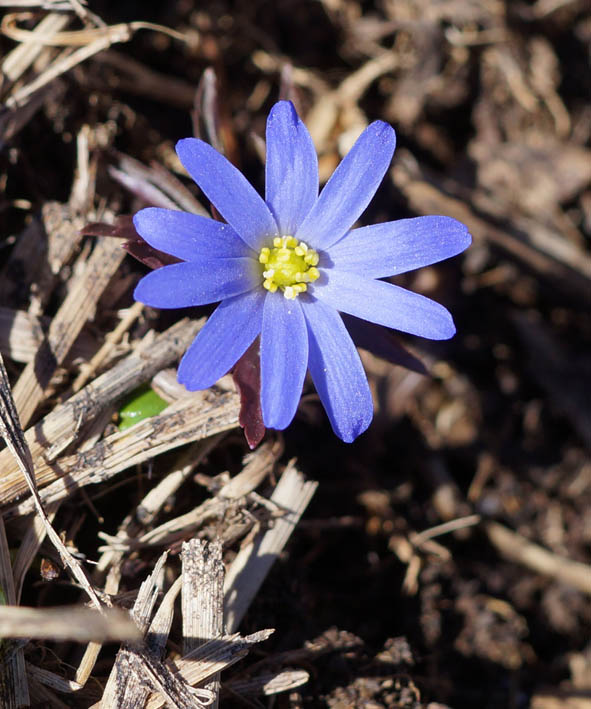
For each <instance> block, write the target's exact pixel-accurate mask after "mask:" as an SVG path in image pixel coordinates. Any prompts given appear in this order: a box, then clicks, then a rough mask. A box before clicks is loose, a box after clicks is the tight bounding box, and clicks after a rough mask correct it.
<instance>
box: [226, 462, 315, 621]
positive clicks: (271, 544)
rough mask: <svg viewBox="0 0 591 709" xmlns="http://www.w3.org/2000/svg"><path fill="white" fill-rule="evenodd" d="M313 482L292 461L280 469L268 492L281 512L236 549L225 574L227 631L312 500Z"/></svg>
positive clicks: (245, 607) (246, 603) (237, 617)
mask: <svg viewBox="0 0 591 709" xmlns="http://www.w3.org/2000/svg"><path fill="white" fill-rule="evenodd" d="M317 485H318V483H315V482H305V481H304V478H303V476H302V474H301V473H300V472H298V470H296V468H295V467H294V465H293V462H291V463H290V464H289V465H288V466H287V468H286V469H285V471H284V472H283V475H282V476H281V479H280V480H279V483H278V484H277V487H276V488H275V490H274V492H273V494H272V495H271V501H272V502H273V503H275V505H277V507H278V508H279V509H280V510H283V511H284V515H283V516H282V517H279V518H278V519H276V520H275V523H274V525H273V527H272V528H271V529H268V530H267V531H266V532H265V533H264V534H262V535H259V537H257V538H256V539H255V540H253V541H252V542H251V543H250V544H248V545H247V546H245V547H243V548H242V549H241V550H240V551H239V552H238V555H237V556H236V558H235V559H234V561H233V562H232V565H231V566H230V568H229V570H228V573H227V575H226V582H225V587H224V595H225V598H224V611H225V613H224V615H225V620H226V627H227V629H228V630H229V631H230V632H232V631H234V630H236V628H237V627H238V626H239V625H240V622H241V620H242V618H243V617H244V614H245V613H246V611H247V610H248V607H249V606H250V604H251V602H252V600H253V599H254V597H255V596H256V594H257V591H258V590H259V588H260V587H261V584H262V583H263V581H264V580H265V577H266V576H267V574H268V573H269V570H270V569H271V566H272V565H273V563H274V562H275V560H276V559H277V557H278V555H279V554H280V553H281V551H282V550H283V547H284V546H285V545H286V543H287V541H288V539H289V537H290V536H291V533H292V532H293V530H294V529H295V527H296V525H297V523H298V521H299V519H300V517H301V516H302V514H303V513H304V510H305V509H306V507H307V506H308V503H309V502H310V500H311V499H312V497H313V495H314V493H315V491H316V487H317Z"/></svg>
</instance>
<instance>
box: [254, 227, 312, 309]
mask: <svg viewBox="0 0 591 709" xmlns="http://www.w3.org/2000/svg"><path fill="white" fill-rule="evenodd" d="M318 260H319V256H318V253H317V252H316V251H314V249H311V248H309V247H308V245H307V244H305V243H304V242H303V241H298V240H297V239H296V238H295V237H294V236H276V237H275V238H274V239H273V248H269V247H267V246H265V247H263V248H262V249H261V251H260V253H259V263H261V264H263V265H264V266H266V268H265V269H264V270H262V276H263V288H266V289H267V290H268V291H270V292H271V293H275V292H276V291H277V289H278V288H280V289H281V290H282V291H283V295H284V296H285V297H286V298H288V299H289V300H293V299H294V298H296V297H297V296H298V295H299V294H300V293H305V292H306V290H307V289H308V286H307V284H308V283H312V282H313V281H315V280H317V279H318V278H319V277H320V271H319V270H318V269H317V268H315V266H316V265H317V264H318Z"/></svg>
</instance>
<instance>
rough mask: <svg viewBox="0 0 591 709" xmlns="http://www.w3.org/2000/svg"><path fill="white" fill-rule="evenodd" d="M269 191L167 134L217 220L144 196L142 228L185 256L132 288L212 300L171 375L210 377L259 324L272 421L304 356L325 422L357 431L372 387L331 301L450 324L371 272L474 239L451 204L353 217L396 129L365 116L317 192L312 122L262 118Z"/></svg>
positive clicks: (279, 423)
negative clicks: (150, 204)
mask: <svg viewBox="0 0 591 709" xmlns="http://www.w3.org/2000/svg"><path fill="white" fill-rule="evenodd" d="M266 139H267V161H266V168H265V173H266V174H265V177H266V190H265V199H264V200H263V199H262V198H261V197H260V195H259V194H258V193H257V192H256V191H255V190H254V188H253V187H252V186H251V185H250V183H249V182H248V181H247V180H246V178H245V177H244V176H243V175H242V174H241V173H240V172H239V171H238V170H237V169H236V168H235V167H234V166H233V165H232V164H231V163H230V162H228V160H227V159H226V158H224V157H223V156H222V155H221V154H220V153H218V152H217V151H216V150H214V149H213V148H212V147H211V146H210V145H208V144H207V143H204V142H203V141H201V140H197V139H195V138H186V139H184V140H180V141H179V142H178V143H177V146H176V151H177V154H178V156H179V158H180V160H181V162H182V164H183V165H184V167H185V169H186V170H187V171H188V173H189V174H190V175H191V177H192V178H193V179H194V180H195V182H196V183H197V184H198V185H199V187H200V188H201V190H202V191H203V192H204V193H205V195H206V196H207V198H208V199H209V200H210V201H211V202H212V204H213V205H214V206H215V208H216V209H217V210H218V212H219V213H220V214H221V215H222V216H223V218H224V219H225V220H226V223H225V224H224V223H221V222H218V221H215V220H213V219H207V218H205V217H201V216H197V215H195V214H188V213H185V212H177V211H171V210H168V209H158V208H148V209H142V210H141V211H140V212H138V213H137V214H136V215H135V217H134V224H135V227H136V229H137V231H138V232H139V234H140V235H141V236H142V237H143V238H144V239H145V240H146V241H147V242H148V243H149V244H150V245H151V246H153V247H154V248H156V249H159V250H160V251H164V252H166V253H168V254H171V255H173V256H175V257H177V258H179V259H181V260H182V263H176V264H174V265H170V266H164V267H163V268H159V269H157V270H155V271H153V272H152V273H149V274H148V275H147V276H145V277H144V278H142V280H141V281H140V282H139V284H138V286H137V288H136V290H135V294H134V297H135V298H136V300H139V301H141V302H142V303H146V304H147V305H150V306H152V307H155V308H183V307H187V306H195V305H205V304H206V303H214V302H218V301H221V302H220V305H218V307H217V309H216V310H215V311H214V313H213V314H212V315H211V317H210V318H209V320H208V321H207V323H206V324H205V326H204V327H203V329H202V330H201V331H200V332H199V334H198V335H197V337H196V338H195V340H194V341H193V343H192V345H191V346H190V347H189V349H188V350H187V352H186V353H185V355H184V357H183V359H182V360H181V363H180V366H179V370H178V380H179V382H181V383H182V384H184V385H185V386H186V387H187V389H190V390H192V391H193V390H197V389H206V388H207V387H210V386H211V385H212V384H214V383H215V382H216V381H217V380H218V379H220V377H222V376H223V375H224V374H226V373H227V372H228V371H229V370H230V369H231V368H232V366H233V365H234V364H235V363H236V362H237V360H238V359H239V358H240V357H241V356H242V355H243V354H244V352H245V351H246V350H247V349H248V347H249V346H250V345H251V344H252V343H253V342H254V340H255V339H256V338H257V337H258V336H259V335H260V362H261V408H262V412H263V420H264V423H265V425H266V426H267V427H268V428H276V429H284V428H285V427H286V426H288V425H289V423H290V422H291V420H292V419H293V417H294V414H295V412H296V409H297V406H298V402H299V399H300V395H301V392H302V386H303V383H304V378H305V376H306V371H307V370H309V371H310V374H311V376H312V380H313V382H314V385H315V387H316V390H317V392H318V394H319V396H320V399H321V400H322V403H323V405H324V408H325V409H326V412H327V414H328V417H329V419H330V422H331V424H332V427H333V429H334V431H335V433H336V434H337V436H339V437H340V438H341V439H342V440H343V441H347V442H350V441H353V440H354V439H355V438H356V437H357V436H358V435H359V434H360V433H362V432H363V431H365V429H366V428H367V427H368V426H369V424H370V422H371V419H372V416H373V404H372V398H371V394H370V390H369V386H368V383H367V378H366V376H365V372H364V370H363V367H362V364H361V360H360V358H359V354H358V353H357V350H356V348H355V346H354V344H353V341H352V340H351V337H350V335H349V333H348V332H347V330H346V328H345V325H344V324H343V321H342V319H341V316H340V314H339V313H340V312H342V313H348V314H350V315H353V316H355V317H357V318H362V319H364V320H367V321H370V322H372V323H377V324H379V325H385V326H386V327H390V328H394V329H396V330H401V331H402V332H407V333H410V334H413V335H418V336H420V337H426V338H429V339H433V340H444V339H447V338H450V337H452V336H453V335H454V333H455V327H454V324H453V320H452V318H451V315H450V314H449V313H448V311H447V310H446V309H445V308H444V307H443V306H441V305H439V304H438V303H435V302H434V301H432V300H429V299H428V298H425V297H424V296H421V295H418V294H416V293H412V292H410V291H408V290H405V289H404V288H400V287H399V286H396V285H393V284H391V283H387V282H385V281H382V280H379V279H381V278H383V277H386V276H393V275H396V274H398V273H404V272H406V271H410V270H412V269H415V268H418V267H420V266H426V265H428V264H432V263H435V262H437V261H441V260H442V259H446V258H449V257H450V256H454V255H456V254H458V253H460V252H461V251H463V250H464V249H465V248H466V247H467V246H468V245H469V244H470V235H469V234H468V231H467V229H466V227H465V226H464V225H463V224H461V223H459V222H457V221H456V220H454V219H451V218H449V217H418V218H414V219H401V220H399V221H394V222H386V223H384V224H375V225H373V226H365V227H361V228H358V229H352V226H353V225H354V223H355V222H356V221H357V219H358V218H359V217H360V215H361V214H362V213H363V211H364V210H365V208H366V207H367V205H368V204H369V202H370V200H371V199H372V197H373V196H374V194H375V192H376V190H377V188H378V186H379V184H380V182H381V181H382V179H383V177H384V175H385V173H386V170H387V169H388V167H389V165H390V161H391V159H392V155H393V153H394V146H395V143H396V138H395V134H394V130H393V129H392V128H391V127H390V126H389V125H388V124H386V123H383V122H382V121H375V122H374V123H372V124H371V125H370V126H369V127H368V128H367V129H366V130H365V131H364V132H363V133H362V135H361V136H360V137H359V139H358V140H357V142H356V143H355V145H354V146H353V148H352V149H351V150H350V152H349V153H348V154H347V155H346V157H345V158H344V159H343V161H342V162H341V163H340V165H339V166H338V167H337V169H336V170H335V172H334V174H333V175H332V177H331V178H330V180H329V181H328V182H327V184H326V185H325V187H324V189H323V190H322V192H321V193H320V195H319V194H318V161H317V157H316V151H315V149H314V145H313V143H312V139H311V137H310V134H309V133H308V131H307V129H306V127H305V126H304V124H303V123H302V121H301V120H300V118H299V117H298V115H297V113H296V111H295V109H294V107H293V105H292V104H291V103H290V102H287V101H280V102H279V103H277V104H275V106H274V107H273V109H272V110H271V113H270V114H269V117H268V120H267V132H266Z"/></svg>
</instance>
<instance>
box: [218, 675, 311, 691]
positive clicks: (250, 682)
mask: <svg viewBox="0 0 591 709" xmlns="http://www.w3.org/2000/svg"><path fill="white" fill-rule="evenodd" d="M309 681H310V675H309V674H308V672H306V671H305V670H283V671H280V672H276V673H275V674H272V673H270V672H268V673H265V674H260V675H257V676H256V677H253V678H251V679H243V680H235V681H233V682H224V690H225V691H226V692H228V693H229V692H231V693H232V694H233V695H238V696H239V697H248V696H251V697H257V696H261V695H262V696H265V697H269V696H271V695H273V694H280V693H281V692H288V691H289V690H290V689H297V688H298V687H301V686H302V685H303V684H306V683H307V682H309Z"/></svg>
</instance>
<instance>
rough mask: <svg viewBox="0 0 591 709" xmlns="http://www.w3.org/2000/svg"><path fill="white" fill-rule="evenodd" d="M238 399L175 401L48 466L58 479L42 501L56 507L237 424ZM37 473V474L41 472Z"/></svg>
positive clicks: (21, 510)
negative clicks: (84, 489)
mask: <svg viewBox="0 0 591 709" xmlns="http://www.w3.org/2000/svg"><path fill="white" fill-rule="evenodd" d="M238 411H239V397H238V395H237V394H234V393H228V394H221V395H219V396H218V397H216V398H215V399H214V401H213V402H211V403H209V402H203V400H202V398H201V397H200V396H198V395H189V396H187V397H185V398H184V399H180V400H179V401H177V402H176V403H174V404H172V405H171V406H169V407H168V408H166V409H164V411H163V412H162V413H161V414H160V415H158V416H153V417H152V418H149V419H145V420H144V421H141V422H140V423H137V424H136V425H135V426H132V427H131V428H129V429H127V430H125V431H120V432H117V433H114V434H112V435H111V436H108V437H107V438H105V439H103V440H101V441H99V442H98V443H97V444H96V445H95V446H94V448H92V450H90V451H86V452H82V453H77V454H74V455H70V456H64V457H63V458H59V459H58V460H57V462H56V463H55V464H54V465H47V464H46V467H47V471H52V470H53V472H54V474H55V477H57V476H58V474H59V475H60V477H59V479H58V480H56V481H55V482H54V483H52V484H51V485H48V486H47V487H45V488H44V489H43V490H42V491H41V495H42V498H43V500H45V501H46V502H55V501H57V500H61V499H63V498H65V497H67V496H68V495H70V494H72V493H73V492H75V491H76V490H77V489H78V488H80V487H84V486H85V485H91V484H93V483H99V482H104V481H106V480H109V479H110V478H112V477H113V476H115V475H117V474H118V473H120V472H121V471H123V470H126V469H127V468H129V467H131V466H133V465H137V464H139V463H143V462H144V461H146V460H150V459H151V458H153V457H154V456H156V455H159V454H160V453H164V452H165V451H167V450H171V449H172V448H177V447H178V446H181V445H184V444H185V443H190V442H192V441H197V440H201V439H202V438H207V437H208V436H212V435H214V434H216V433H220V432H221V431H227V430H229V429H231V428H235V427H236V426H237V425H238ZM47 471H44V470H43V469H42V473H43V474H44V476H45V473H46V472H47ZM31 507H32V503H31V501H30V500H26V501H25V502H22V503H21V504H20V505H18V506H17V507H13V508H10V509H9V510H7V511H6V513H5V514H6V516H8V517H10V516H14V515H17V514H20V515H22V514H27V513H28V512H30V511H31Z"/></svg>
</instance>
